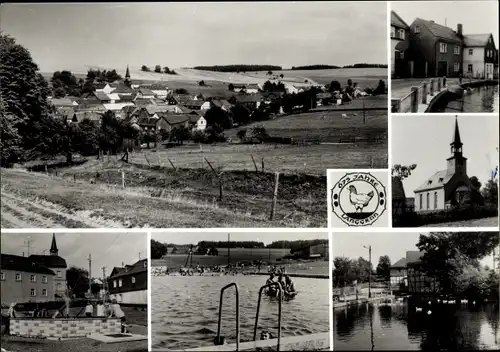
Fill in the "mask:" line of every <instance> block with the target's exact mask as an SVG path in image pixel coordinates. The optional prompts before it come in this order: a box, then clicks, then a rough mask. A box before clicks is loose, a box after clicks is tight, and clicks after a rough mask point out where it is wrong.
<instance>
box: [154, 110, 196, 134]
mask: <svg viewBox="0 0 500 352" xmlns="http://www.w3.org/2000/svg"><path fill="white" fill-rule="evenodd" d="M158 116H159V119H158V121H157V123H156V128H157V130H159V131H161V130H164V131H167V132H172V131H173V130H174V129H175V128H179V127H181V126H183V127H185V128H189V125H190V117H189V116H187V115H178V114H169V113H158Z"/></svg>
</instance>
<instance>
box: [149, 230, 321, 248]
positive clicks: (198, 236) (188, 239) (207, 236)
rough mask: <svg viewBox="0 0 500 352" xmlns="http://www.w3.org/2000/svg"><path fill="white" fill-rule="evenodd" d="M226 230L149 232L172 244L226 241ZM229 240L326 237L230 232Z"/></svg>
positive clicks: (300, 234) (298, 234) (280, 239)
mask: <svg viewBox="0 0 500 352" xmlns="http://www.w3.org/2000/svg"><path fill="white" fill-rule="evenodd" d="M227 235H228V232H210V233H196V232H176V233H161V232H154V233H151V238H152V239H154V240H156V241H158V242H162V243H165V242H166V243H173V244H197V243H198V242H200V241H227V239H228V237H227ZM230 239H231V241H257V242H263V243H264V244H265V245H267V244H269V243H271V242H274V241H287V240H288V241H296V240H314V239H328V233H326V232H313V233H297V232H282V233H276V232H259V233H255V232H244V233H242V232H240V233H234V232H233V233H231V234H230Z"/></svg>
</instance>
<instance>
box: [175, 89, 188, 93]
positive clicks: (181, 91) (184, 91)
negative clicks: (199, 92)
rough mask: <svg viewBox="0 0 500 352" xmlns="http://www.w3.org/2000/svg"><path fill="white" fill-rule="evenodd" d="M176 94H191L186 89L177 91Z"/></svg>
mask: <svg viewBox="0 0 500 352" xmlns="http://www.w3.org/2000/svg"><path fill="white" fill-rule="evenodd" d="M175 94H189V92H188V90H187V89H185V88H178V89H176V90H175Z"/></svg>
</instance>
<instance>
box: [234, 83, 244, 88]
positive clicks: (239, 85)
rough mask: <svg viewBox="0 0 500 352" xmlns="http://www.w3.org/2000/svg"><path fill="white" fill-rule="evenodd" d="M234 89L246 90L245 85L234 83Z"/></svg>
mask: <svg viewBox="0 0 500 352" xmlns="http://www.w3.org/2000/svg"><path fill="white" fill-rule="evenodd" d="M233 87H234V88H238V89H242V88H246V86H245V85H244V84H237V83H233Z"/></svg>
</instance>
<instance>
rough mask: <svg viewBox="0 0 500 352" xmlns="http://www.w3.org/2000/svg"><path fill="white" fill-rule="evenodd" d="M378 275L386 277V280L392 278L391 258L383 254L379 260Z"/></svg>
mask: <svg viewBox="0 0 500 352" xmlns="http://www.w3.org/2000/svg"><path fill="white" fill-rule="evenodd" d="M377 276H379V277H382V278H384V280H385V281H390V280H391V259H390V258H389V256H387V255H383V256H381V257H380V258H379V260H378V265H377Z"/></svg>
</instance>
